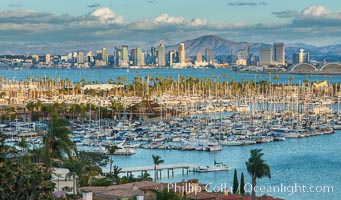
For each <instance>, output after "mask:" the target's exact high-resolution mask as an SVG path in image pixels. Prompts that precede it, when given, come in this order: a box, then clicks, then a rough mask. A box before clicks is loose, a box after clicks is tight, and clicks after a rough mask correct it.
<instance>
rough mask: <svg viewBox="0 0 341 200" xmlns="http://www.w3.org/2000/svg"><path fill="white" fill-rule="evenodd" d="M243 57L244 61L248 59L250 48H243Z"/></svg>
mask: <svg viewBox="0 0 341 200" xmlns="http://www.w3.org/2000/svg"><path fill="white" fill-rule="evenodd" d="M244 56H245V59H246V60H247V59H248V58H249V57H250V47H249V46H247V47H245V50H244Z"/></svg>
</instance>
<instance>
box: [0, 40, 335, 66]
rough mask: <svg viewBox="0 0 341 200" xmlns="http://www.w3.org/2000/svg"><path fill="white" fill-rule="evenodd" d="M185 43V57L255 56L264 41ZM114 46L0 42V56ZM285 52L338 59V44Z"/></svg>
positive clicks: (111, 48) (294, 47) (171, 47)
mask: <svg viewBox="0 0 341 200" xmlns="http://www.w3.org/2000/svg"><path fill="white" fill-rule="evenodd" d="M183 42H184V43H185V48H186V55H187V56H195V55H196V53H197V52H201V53H202V54H203V55H204V54H205V49H206V48H212V49H214V53H215V55H216V56H218V55H229V54H231V53H233V54H237V52H238V51H239V50H243V49H245V47H247V46H249V47H250V53H253V54H255V55H258V52H259V48H260V46H261V45H262V44H263V43H250V42H235V41H232V40H227V39H224V38H221V37H219V36H215V35H205V36H202V37H199V38H195V39H192V40H186V41H183ZM124 44H128V45H129V48H135V47H136V46H140V47H142V48H143V49H146V51H147V52H149V50H150V46H152V45H151V44H147V43H138V44H135V45H132V44H129V42H127V41H126V42H125V43H124ZM178 45H179V43H178V44H174V45H168V46H166V52H167V51H169V50H177V49H178ZM114 46H121V43H120V42H118V41H116V42H115V41H106V42H104V41H103V42H98V41H97V42H87V43H79V42H64V43H60V44H53V43H44V44H41V45H34V44H27V45H24V44H22V45H17V44H13V45H9V44H1V43H0V55H20V54H40V55H43V54H45V53H50V54H52V55H53V54H59V55H63V54H66V53H68V52H72V51H79V50H80V49H83V50H89V51H90V50H91V51H96V50H100V49H102V48H103V47H106V48H107V49H108V52H109V53H110V54H112V52H113V51H114ZM153 46H157V44H153ZM285 46H286V47H285V51H286V56H287V57H289V58H290V57H292V54H293V53H295V52H298V51H299V49H301V48H304V49H306V50H307V51H308V52H309V53H310V56H311V57H312V58H313V59H318V60H323V59H325V58H327V60H341V44H335V45H330V46H324V47H316V46H313V45H307V44H304V43H293V44H285Z"/></svg>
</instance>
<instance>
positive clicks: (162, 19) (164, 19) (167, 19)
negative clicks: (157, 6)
mask: <svg viewBox="0 0 341 200" xmlns="http://www.w3.org/2000/svg"><path fill="white" fill-rule="evenodd" d="M153 21H154V22H155V23H157V24H163V23H166V24H181V23H183V22H184V18H183V17H171V16H169V15H168V14H166V13H163V14H161V15H160V16H158V17H156V18H155V19H154V20H153Z"/></svg>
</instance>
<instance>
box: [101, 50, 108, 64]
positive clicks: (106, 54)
mask: <svg viewBox="0 0 341 200" xmlns="http://www.w3.org/2000/svg"><path fill="white" fill-rule="evenodd" d="M108 59H109V56H108V51H107V48H102V60H103V62H104V63H105V64H106V65H107V64H108Z"/></svg>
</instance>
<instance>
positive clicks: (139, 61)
mask: <svg viewBox="0 0 341 200" xmlns="http://www.w3.org/2000/svg"><path fill="white" fill-rule="evenodd" d="M143 62H144V54H143V53H142V49H141V48H140V47H137V48H136V50H135V61H134V64H135V65H136V66H142V65H143V64H144V63H143Z"/></svg>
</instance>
